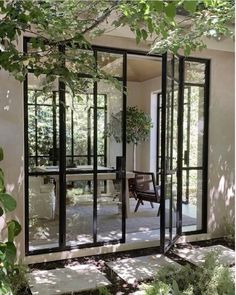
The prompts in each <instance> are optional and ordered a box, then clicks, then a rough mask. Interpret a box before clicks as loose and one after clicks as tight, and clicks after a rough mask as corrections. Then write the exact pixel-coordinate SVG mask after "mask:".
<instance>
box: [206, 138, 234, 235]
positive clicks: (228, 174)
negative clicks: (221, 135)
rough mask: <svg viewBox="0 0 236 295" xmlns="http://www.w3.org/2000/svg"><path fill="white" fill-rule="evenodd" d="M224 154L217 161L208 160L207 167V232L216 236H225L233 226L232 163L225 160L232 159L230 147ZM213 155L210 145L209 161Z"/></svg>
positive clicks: (230, 146)
mask: <svg viewBox="0 0 236 295" xmlns="http://www.w3.org/2000/svg"><path fill="white" fill-rule="evenodd" d="M219 144H220V143H219ZM224 152H225V155H224V157H223V156H222V155H220V156H218V159H217V158H215V159H212V160H210V161H209V163H210V165H209V167H208V196H209V200H208V231H209V232H212V233H214V234H217V235H220V234H227V233H226V229H227V226H228V225H232V226H234V222H235V221H234V220H235V183H234V180H235V175H234V168H233V167H234V161H232V162H231V161H228V160H226V159H229V158H231V159H232V158H234V157H233V156H234V154H233V153H234V151H233V147H232V145H228V147H227V152H226V151H224ZM214 153H215V154H216V151H215V150H214V147H213V146H212V145H211V146H210V149H209V159H211V157H212V158H213V157H214ZM232 155H233V156H232ZM213 160H214V161H213ZM216 161H217V162H216Z"/></svg>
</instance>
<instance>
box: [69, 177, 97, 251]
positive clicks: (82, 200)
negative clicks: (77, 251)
mask: <svg viewBox="0 0 236 295" xmlns="http://www.w3.org/2000/svg"><path fill="white" fill-rule="evenodd" d="M82 179H86V180H82ZM92 179H93V174H92V172H91V173H89V174H86V176H83V174H74V175H73V174H71V175H70V174H67V177H66V187H67V190H66V244H67V245H81V244H87V243H92V242H93V181H92Z"/></svg>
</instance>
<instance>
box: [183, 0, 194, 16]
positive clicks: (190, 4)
mask: <svg viewBox="0 0 236 295" xmlns="http://www.w3.org/2000/svg"><path fill="white" fill-rule="evenodd" d="M196 8H197V1H192V0H191V1H189V0H187V1H184V9H185V10H187V11H188V12H190V13H194V12H195V11H196Z"/></svg>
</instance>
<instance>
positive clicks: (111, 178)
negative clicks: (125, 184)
mask: <svg viewBox="0 0 236 295" xmlns="http://www.w3.org/2000/svg"><path fill="white" fill-rule="evenodd" d="M98 93H99V94H102V95H104V97H106V100H107V112H106V111H105V109H104V108H102V107H99V108H98V109H97V153H98V155H100V157H98V175H97V179H98V188H97V195H98V199H97V200H98V205H97V226H98V228H97V230H98V241H111V240H117V239H121V237H122V214H121V208H122V206H121V199H122V180H121V178H120V177H119V175H118V174H117V173H116V172H109V171H108V170H109V169H111V168H115V167H116V170H120V169H121V167H120V165H119V158H118V157H121V156H122V108H123V95H122V92H121V91H120V90H118V89H117V88H116V87H115V86H114V85H113V84H111V83H110V82H108V81H104V80H102V81H100V82H99V83H98ZM106 122H108V126H109V127H108V128H109V131H110V135H109V136H105V134H106V132H105V127H106ZM105 157H106V163H105ZM105 164H106V166H105Z"/></svg>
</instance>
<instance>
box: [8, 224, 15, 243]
mask: <svg viewBox="0 0 236 295" xmlns="http://www.w3.org/2000/svg"><path fill="white" fill-rule="evenodd" d="M7 229H8V241H9V242H13V240H14V236H15V235H14V232H15V224H14V222H11V221H9V222H8V223H7Z"/></svg>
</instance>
